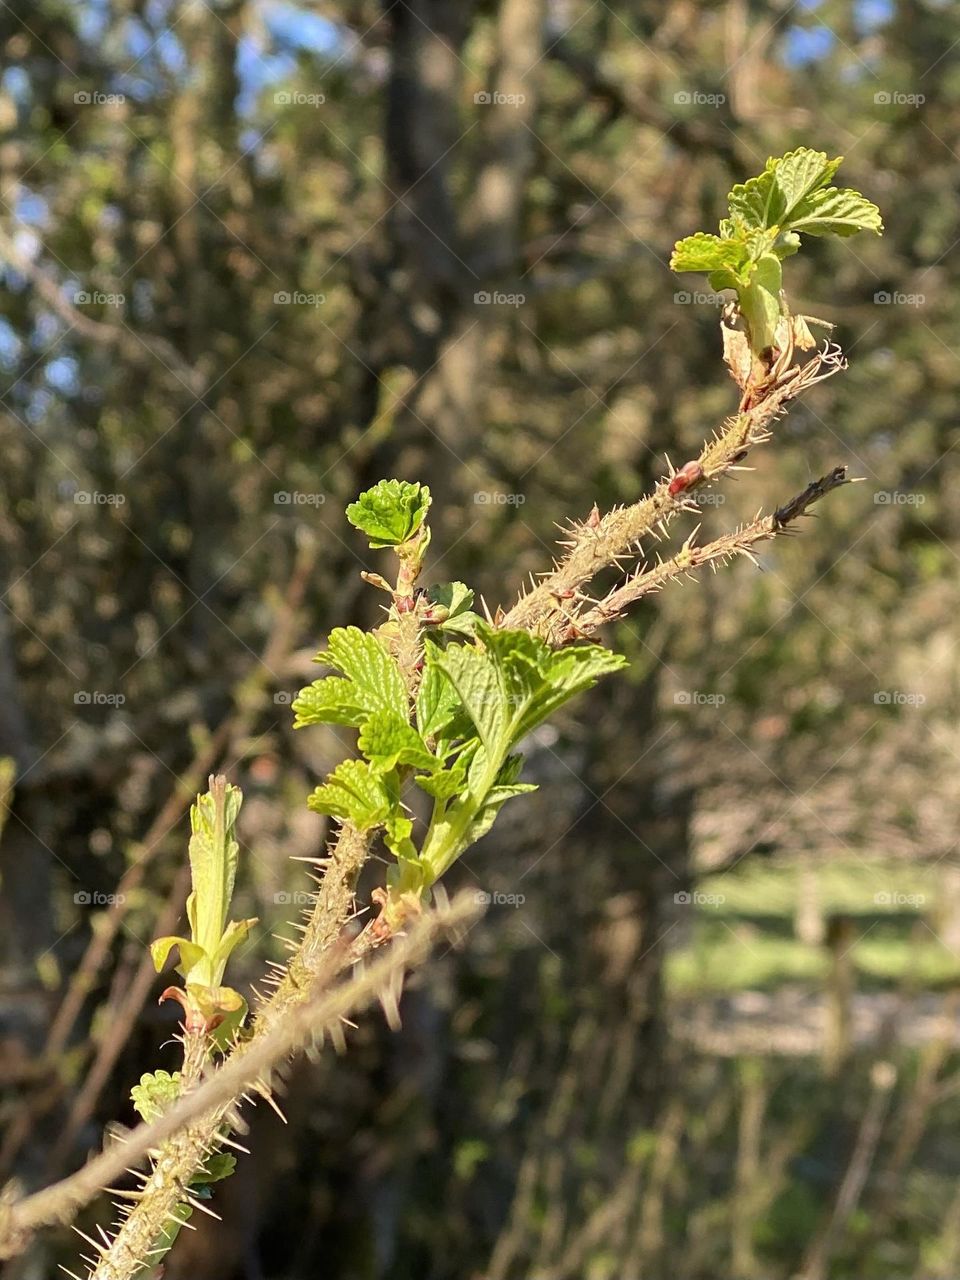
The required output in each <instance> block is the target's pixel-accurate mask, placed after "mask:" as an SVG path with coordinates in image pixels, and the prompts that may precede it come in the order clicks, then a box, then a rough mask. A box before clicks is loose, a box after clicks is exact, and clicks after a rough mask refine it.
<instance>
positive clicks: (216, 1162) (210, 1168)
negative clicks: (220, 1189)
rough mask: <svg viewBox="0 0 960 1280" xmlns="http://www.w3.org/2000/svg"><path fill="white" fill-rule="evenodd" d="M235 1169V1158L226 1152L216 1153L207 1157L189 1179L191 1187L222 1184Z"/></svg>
mask: <svg viewBox="0 0 960 1280" xmlns="http://www.w3.org/2000/svg"><path fill="white" fill-rule="evenodd" d="M236 1167H237V1157H236V1156H234V1155H230V1154H229V1152H226V1151H217V1152H214V1154H213V1155H209V1156H207V1158H206V1160H204V1162H203V1164H202V1165H201V1166H200V1168H199V1169H198V1170H197V1172H196V1173H195V1174H194V1175H193V1177H192V1178H191V1179H190V1186H191V1187H198V1186H207V1185H208V1184H209V1183H211V1182H222V1181H223V1180H224V1178H229V1177H230V1175H231V1174H232V1173H233V1172H234V1170H235V1169H236Z"/></svg>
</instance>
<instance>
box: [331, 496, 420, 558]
mask: <svg viewBox="0 0 960 1280" xmlns="http://www.w3.org/2000/svg"><path fill="white" fill-rule="evenodd" d="M429 507H430V490H429V489H428V488H427V486H426V485H425V484H424V485H421V484H410V483H409V481H407V480H381V481H380V483H379V484H375V485H374V486H373V488H372V489H367V491H366V492H365V493H361V495H360V497H359V498H358V499H357V501H356V502H352V503H351V504H350V506H349V507H347V519H348V520H349V521H350V523H351V524H352V525H353V526H354V527H355V528H357V529H359V530H360V532H361V533H365V534H366V535H367V537H368V538H369V539H370V546H371V547H373V548H374V549H375V550H376V549H380V548H382V547H396V546H400V545H402V544H403V543H404V542H409V540H410V539H411V538H412V537H414V535H415V534H417V533H418V532H419V530H420V527H421V525H422V524H423V521H424V519H425V517H426V514H427V511H428V509H429Z"/></svg>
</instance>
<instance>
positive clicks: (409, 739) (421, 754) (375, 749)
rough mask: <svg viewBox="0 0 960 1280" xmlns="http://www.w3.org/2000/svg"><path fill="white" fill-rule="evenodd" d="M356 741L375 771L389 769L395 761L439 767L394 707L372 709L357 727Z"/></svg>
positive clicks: (438, 763)
mask: <svg viewBox="0 0 960 1280" xmlns="http://www.w3.org/2000/svg"><path fill="white" fill-rule="evenodd" d="M358 745H359V747H360V750H361V751H362V752H363V754H364V755H365V756H366V757H367V759H368V760H369V761H370V764H371V766H372V767H373V768H374V769H375V770H376V771H377V772H378V773H389V772H390V770H391V769H395V768H396V767H397V765H398V764H404V765H413V766H414V767H415V768H417V769H431V770H433V769H439V768H441V767H442V762H441V761H440V760H438V759H437V758H436V756H434V755H433V754H432V753H431V752H430V751H429V750H428V749H427V744H426V743H425V742H424V740H423V739H422V738H421V736H420V734H419V733H417V731H416V729H414V727H413V726H412V725H410V724H408V723H407V721H406V720H405V719H404V718H403V717H402V716H398V715H397V714H396V712H394V711H377V712H375V713H374V714H373V715H372V716H371V717H370V719H369V720H367V721H366V723H365V724H364V725H363V728H362V729H361V730H360V737H359V740H358Z"/></svg>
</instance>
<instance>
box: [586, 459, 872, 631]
mask: <svg viewBox="0 0 960 1280" xmlns="http://www.w3.org/2000/svg"><path fill="white" fill-rule="evenodd" d="M852 483H853V481H852V480H849V479H848V478H847V468H846V467H834V468H833V470H832V471H830V472H828V473H827V474H826V475H825V476H821V477H820V479H819V480H814V481H813V482H812V483H811V484H808V485H807V487H806V489H804V490H803V492H802V493H798V494H797V495H796V497H794V498H791V499H790V501H789V502H786V503H784V505H783V506H782V507H779V508H778V509H777V510H776V511H774V512H773V514H772V515H768V516H761V515H758V516H757V517H756V519H754V520H752V521H750V523H749V524H745V525H743V526H742V527H741V528H740V529H735V530H734V531H733V532H732V533H727V534H724V535H723V537H720V538H716V539H715V540H714V541H713V542H708V543H705V544H704V545H703V546H698V545H697V542H696V536H697V530H694V532H693V533H692V534H691V535H690V537H689V538H688V539H687V541H686V542H685V543H684V544H683V546H682V547H681V548H680V550H679V551H678V552H677V554H676V555H675V556H671V557H670V559H669V560H662V561H660V562H659V563H658V564H656V565H655V566H654V567H653V568H650V569H648V568H646V567H644V568H642V569H641V570H640V571H639V572H638V573H636V574H634V575H633V576H632V577H630V578H628V579H627V580H626V582H624V583H623V585H622V586H620V587H618V588H617V589H616V590H614V591H611V592H610V593H609V595H607V596H606V597H605V598H604V599H603V600H601V602H600V603H599V604H598V605H597V606H596V607H595V608H594V609H591V610H590V611H589V612H588V613H585V614H583V615H582V616H581V617H579V618H578V619H577V631H578V632H579V634H580V635H582V636H585V637H590V636H593V635H594V634H595V633H596V632H597V630H598V629H599V628H600V627H602V626H603V625H604V624H605V623H607V622H612V621H613V620H614V619H615V618H619V617H621V616H622V615H623V614H624V613H625V612H626V611H627V609H628V608H629V607H630V605H632V604H635V603H636V602H637V601H638V600H640V599H642V598H643V597H644V596H646V595H650V594H651V592H654V591H660V590H661V589H662V588H663V587H665V586H666V584H667V583H668V582H671V581H672V580H673V579H675V578H680V577H682V576H683V575H684V574H690V573H692V572H693V571H694V570H695V569H700V568H702V567H703V566H704V565H707V564H709V565H711V567H712V568H713V569H714V570H715V569H716V568H717V566H718V565H719V564H726V563H729V561H731V560H732V559H733V558H734V557H735V556H738V555H743V556H747V557H748V558H749V559H751V560H754V559H755V558H754V555H753V552H752V550H751V548H752V547H753V546H754V544H755V543H757V542H765V541H767V540H768V539H770V538H775V537H776V536H777V535H778V534H780V533H783V532H785V531H786V529H787V527H788V525H790V524H791V523H792V522H793V521H794V520H797V519H798V518H799V517H800V516H802V515H805V514H806V512H807V510H808V508H809V507H811V506H813V504H814V503H815V502H817V501H819V499H820V498H822V497H823V496H824V495H825V494H827V493H829V492H830V491H831V490H832V489H838V488H840V486H841V485H845V484H852ZM688 509H690V510H696V507H695V506H694V505H693V504H690V505H689V507H688Z"/></svg>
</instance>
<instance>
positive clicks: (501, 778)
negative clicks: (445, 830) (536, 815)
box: [464, 755, 537, 845]
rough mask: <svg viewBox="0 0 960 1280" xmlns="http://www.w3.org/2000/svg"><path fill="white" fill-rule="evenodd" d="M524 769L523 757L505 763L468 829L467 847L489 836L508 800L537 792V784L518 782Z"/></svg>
mask: <svg viewBox="0 0 960 1280" xmlns="http://www.w3.org/2000/svg"><path fill="white" fill-rule="evenodd" d="M522 768H523V756H522V755H512V756H508V757H507V759H506V760H505V761H504V764H503V766H502V768H501V769H500V772H499V773H498V774H497V779H496V782H495V783H494V785H493V786H492V787H491V788H490V790H489V791H488V792H487V794H486V798H485V799H484V802H483V804H482V805H481V807H480V808H479V809H478V811H477V814H476V816H475V817H474V819H473V821H472V822H471V823H470V825H469V827H468V828H467V833H466V839H465V841H464V844H465V845H468V844H475V843H476V842H477V841H478V840H480V839H481V838H482V837H483V836H485V835H486V834H487V832H488V831H489V830H490V828H491V827H492V826H493V824H494V822H495V821H496V819H497V815H498V814H499V812H500V810H501V809H502V808H503V806H504V805H505V804H506V802H507V801H508V800H511V799H513V797H514V796H522V795H527V794H528V793H529V792H531V791H536V790H537V787H536V784H535V783H532V782H517V778H518V777H519V776H520V770H521V769H522Z"/></svg>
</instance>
